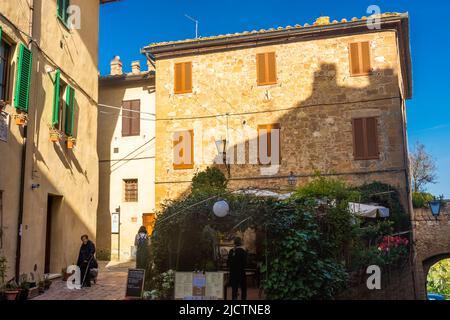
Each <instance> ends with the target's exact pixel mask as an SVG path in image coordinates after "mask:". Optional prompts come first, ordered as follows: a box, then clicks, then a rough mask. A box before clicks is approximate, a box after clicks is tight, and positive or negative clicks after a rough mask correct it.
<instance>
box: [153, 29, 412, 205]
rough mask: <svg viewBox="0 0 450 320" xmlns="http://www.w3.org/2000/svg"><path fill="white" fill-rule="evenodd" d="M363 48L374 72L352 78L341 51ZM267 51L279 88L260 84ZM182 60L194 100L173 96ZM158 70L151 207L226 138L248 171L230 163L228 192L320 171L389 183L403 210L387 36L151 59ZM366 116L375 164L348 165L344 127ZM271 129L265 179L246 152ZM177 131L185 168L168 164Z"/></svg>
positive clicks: (183, 184)
mask: <svg viewBox="0 0 450 320" xmlns="http://www.w3.org/2000/svg"><path fill="white" fill-rule="evenodd" d="M364 40H369V41H370V42H371V60H372V66H373V69H374V71H373V73H372V74H371V75H370V76H360V77H354V76H351V75H350V71H349V70H350V67H349V52H348V51H349V49H348V47H349V43H351V42H354V41H364ZM271 51H275V52H276V63H277V77H278V81H277V84H275V85H268V86H258V85H257V83H256V54H257V53H263V52H271ZM186 61H192V65H193V67H192V74H193V76H192V81H193V92H192V93H188V94H174V90H173V86H174V84H173V83H174V63H176V62H186ZM156 68H157V79H156V86H157V87H156V95H157V96H156V104H157V107H156V110H157V124H156V136H157V140H156V157H157V160H156V203H157V205H158V204H159V203H161V202H162V201H164V200H165V199H169V198H176V197H178V196H179V195H180V194H181V193H182V192H184V191H186V190H188V188H189V182H190V180H191V178H192V176H193V174H194V173H195V172H196V171H198V170H203V169H204V168H205V167H206V166H208V165H211V164H212V162H213V160H214V158H215V157H216V156H217V149H216V145H215V143H214V141H215V140H218V139H224V138H225V137H226V138H227V140H228V142H229V143H228V146H229V148H228V153H230V152H231V151H233V150H234V152H235V153H236V152H237V151H236V150H238V149H240V148H243V149H245V150H246V161H245V163H247V164H239V165H231V179H230V187H231V188H243V187H249V186H253V187H260V188H262V187H263V188H271V189H283V188H287V187H288V182H287V176H288V175H289V173H290V172H291V171H292V172H293V173H294V174H295V175H297V176H298V184H301V183H304V182H305V181H307V180H308V179H310V178H311V177H312V176H313V175H314V174H315V173H316V172H318V171H320V172H321V173H327V174H336V175H338V176H340V177H342V178H343V179H345V180H347V181H348V182H349V183H352V184H362V183H364V182H372V181H374V180H379V181H382V182H386V183H389V184H392V185H394V186H396V187H398V188H399V190H400V191H401V193H402V195H403V201H404V205H405V207H406V208H408V206H407V205H406V199H407V197H406V194H407V182H406V181H407V175H406V171H405V162H406V159H405V157H404V149H405V146H404V139H403V116H404V110H403V107H402V105H403V104H402V99H401V97H400V93H399V92H400V87H401V83H400V81H401V80H399V79H400V78H399V72H400V68H399V64H398V54H397V42H396V36H395V33H394V32H390V31H385V32H379V33H372V34H365V35H357V36H347V37H338V38H331V39H320V40H312V41H304V42H295V43H287V44H281V45H274V46H265V47H254V48H250V49H240V50H230V51H224V52H218V53H211V54H204V55H196V56H186V57H182V58H174V59H163V60H157V65H156ZM226 113H228V115H225V114H226ZM365 116H376V117H378V120H379V121H378V135H379V141H378V142H379V149H380V158H379V160H367V161H355V160H354V159H353V137H352V122H351V121H352V118H355V117H365ZM271 123H280V125H281V165H280V168H279V170H278V171H277V172H276V174H275V175H272V176H263V175H261V172H260V168H261V166H259V165H254V164H253V165H252V164H248V162H249V159H248V154H249V153H248V151H249V148H250V146H251V145H252V143H253V142H255V139H257V134H256V129H257V126H258V125H261V124H271ZM227 127H228V130H227ZM181 129H194V132H195V133H194V140H195V142H194V154H195V161H194V162H195V165H194V168H193V169H187V170H174V169H173V166H172V162H173V150H172V146H173V143H172V133H173V131H176V130H181ZM242 131H246V132H247V133H248V134H242ZM236 132H237V133H236ZM220 167H221V168H222V169H224V166H223V165H220Z"/></svg>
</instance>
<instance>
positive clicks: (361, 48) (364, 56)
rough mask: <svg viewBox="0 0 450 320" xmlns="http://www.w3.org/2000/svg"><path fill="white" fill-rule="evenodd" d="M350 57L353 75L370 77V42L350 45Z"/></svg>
mask: <svg viewBox="0 0 450 320" xmlns="http://www.w3.org/2000/svg"><path fill="white" fill-rule="evenodd" d="M349 55H350V73H351V75H353V76H360V75H368V74H369V73H370V72H371V71H372V67H371V62H370V42H369V41H364V42H354V43H350V53H349Z"/></svg>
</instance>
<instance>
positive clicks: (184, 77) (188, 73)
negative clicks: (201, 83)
mask: <svg viewBox="0 0 450 320" xmlns="http://www.w3.org/2000/svg"><path fill="white" fill-rule="evenodd" d="M174 92H175V93H176V94H180V93H191V92H192V62H179V63H175V72H174Z"/></svg>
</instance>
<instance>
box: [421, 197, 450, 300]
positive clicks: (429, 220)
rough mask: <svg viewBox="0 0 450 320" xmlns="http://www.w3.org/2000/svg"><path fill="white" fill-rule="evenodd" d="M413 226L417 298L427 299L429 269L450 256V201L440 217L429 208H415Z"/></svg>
mask: <svg viewBox="0 0 450 320" xmlns="http://www.w3.org/2000/svg"><path fill="white" fill-rule="evenodd" d="M413 226H414V238H415V243H414V244H415V246H414V247H415V274H416V284H415V287H416V298H418V299H423V300H425V299H426V298H427V291H426V284H427V275H428V271H429V270H430V268H431V267H432V266H433V265H434V264H435V263H437V262H439V261H440V260H443V259H446V258H450V201H446V205H445V206H444V207H443V209H442V210H441V214H440V216H439V217H438V218H434V217H433V216H432V215H431V212H430V210H429V209H428V208H426V209H415V210H414V218H413Z"/></svg>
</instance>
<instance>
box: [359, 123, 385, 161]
mask: <svg viewBox="0 0 450 320" xmlns="http://www.w3.org/2000/svg"><path fill="white" fill-rule="evenodd" d="M353 150H354V157H355V160H370V159H378V158H379V150H378V130H377V118H360V119H353Z"/></svg>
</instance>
